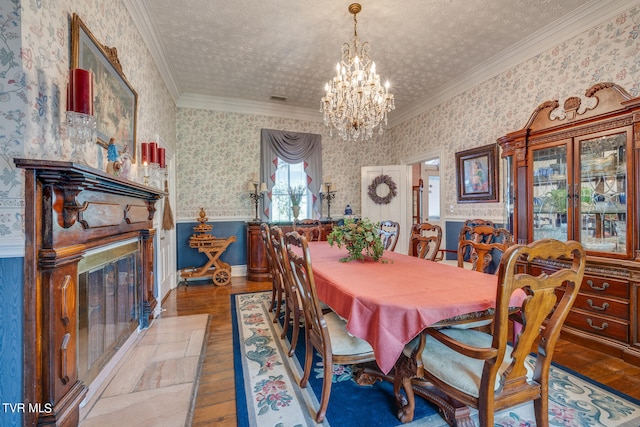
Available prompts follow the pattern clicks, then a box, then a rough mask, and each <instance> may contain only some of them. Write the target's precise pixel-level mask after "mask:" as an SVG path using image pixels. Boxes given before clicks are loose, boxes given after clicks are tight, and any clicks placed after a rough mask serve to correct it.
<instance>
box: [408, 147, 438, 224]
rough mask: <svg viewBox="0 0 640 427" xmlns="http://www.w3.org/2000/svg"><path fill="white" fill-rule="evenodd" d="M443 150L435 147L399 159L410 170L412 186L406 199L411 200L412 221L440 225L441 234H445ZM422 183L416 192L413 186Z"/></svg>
mask: <svg viewBox="0 0 640 427" xmlns="http://www.w3.org/2000/svg"><path fill="white" fill-rule="evenodd" d="M443 154H444V153H443V150H442V149H437V150H433V151H427V152H424V153H420V154H417V155H415V156H412V157H410V158H407V159H403V160H402V161H401V163H402V164H404V165H407V166H409V167H410V169H411V171H412V177H411V181H412V187H409V189H408V191H409V192H410V194H409V195H408V200H413V202H412V212H413V213H412V217H413V223H419V222H429V223H432V224H437V225H439V226H440V227H442V233H443V236H444V235H446V230H445V225H446V223H445V221H444V218H443V217H444V215H443V209H442V207H443V206H444V200H443V194H442V191H441V189H442V185H441V177H442V176H443V169H442V161H441V160H442V158H443ZM420 182H421V183H422V193H421V196H422V197H420V191H419V190H418V192H417V193H416V190H415V188H416V187H419V186H420Z"/></svg>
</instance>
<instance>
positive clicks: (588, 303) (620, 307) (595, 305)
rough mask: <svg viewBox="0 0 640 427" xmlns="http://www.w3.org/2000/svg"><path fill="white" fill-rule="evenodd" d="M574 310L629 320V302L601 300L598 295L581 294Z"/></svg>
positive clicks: (574, 305) (574, 304)
mask: <svg viewBox="0 0 640 427" xmlns="http://www.w3.org/2000/svg"><path fill="white" fill-rule="evenodd" d="M573 308H574V309H576V308H578V309H581V310H584V311H588V312H592V313H596V314H604V315H606V316H612V317H615V318H618V319H620V320H629V302H628V301H624V300H622V301H621V300H614V299H609V298H600V297H598V296H596V295H590V294H583V293H579V294H578V297H577V298H576V302H575V303H573Z"/></svg>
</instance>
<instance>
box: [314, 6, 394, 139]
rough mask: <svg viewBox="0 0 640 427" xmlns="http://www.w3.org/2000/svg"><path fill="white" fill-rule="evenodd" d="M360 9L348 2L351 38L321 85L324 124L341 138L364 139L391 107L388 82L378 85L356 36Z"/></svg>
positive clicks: (365, 46) (373, 67)
mask: <svg viewBox="0 0 640 427" xmlns="http://www.w3.org/2000/svg"><path fill="white" fill-rule="evenodd" d="M361 10H362V7H361V6H360V4H358V3H353V4H351V5H349V13H351V14H353V38H352V39H351V43H344V44H343V45H342V59H341V61H340V62H339V63H338V64H337V65H336V75H335V77H333V78H332V79H331V80H329V81H328V82H327V84H326V85H325V87H324V90H325V95H324V96H323V97H322V100H321V101H320V112H321V113H323V115H324V123H325V125H327V126H329V127H330V131H329V132H330V134H333V132H332V127H334V128H336V130H337V131H338V134H339V135H340V136H341V137H342V139H343V140H345V141H347V140H354V141H355V140H358V139H360V140H362V141H365V140H367V139H369V138H371V136H372V135H373V131H374V130H375V129H376V127H377V128H378V133H379V134H382V132H383V130H382V125H381V122H382V121H383V120H384V124H385V125H386V124H387V113H388V112H389V111H391V110H393V109H394V108H395V105H394V102H393V94H392V93H390V92H389V82H388V81H387V82H386V83H385V84H384V86H381V85H380V76H379V75H378V74H377V73H376V63H375V62H373V61H372V60H371V58H370V57H369V43H368V42H364V43H362V44H360V40H358V32H357V29H356V27H357V24H358V21H357V19H356V15H357V14H358V13H359V12H360V11H361Z"/></svg>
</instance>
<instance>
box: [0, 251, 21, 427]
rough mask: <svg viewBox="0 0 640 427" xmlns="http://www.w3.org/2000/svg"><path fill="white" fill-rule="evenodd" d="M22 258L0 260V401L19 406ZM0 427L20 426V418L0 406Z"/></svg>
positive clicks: (3, 406)
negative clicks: (0, 326)
mask: <svg viewBox="0 0 640 427" xmlns="http://www.w3.org/2000/svg"><path fill="white" fill-rule="evenodd" d="M23 283H24V258H1V259H0V296H1V297H0V325H2V328H1V329H0V402H2V403H13V404H15V403H21V402H22V401H23V399H22V372H23V371H24V368H23V361H22V360H23V357H22V355H23V351H22V346H23V338H22V333H23V327H22V322H23V318H24V307H23V301H24V298H23ZM0 425H1V426H19V425H22V416H21V415H20V414H19V413H17V412H11V410H10V409H7V407H5V405H2V407H0Z"/></svg>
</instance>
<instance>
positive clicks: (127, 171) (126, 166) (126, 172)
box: [120, 145, 131, 179]
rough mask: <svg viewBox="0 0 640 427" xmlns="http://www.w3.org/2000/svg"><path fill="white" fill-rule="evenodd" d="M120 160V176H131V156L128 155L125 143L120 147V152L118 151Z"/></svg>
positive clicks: (127, 177)
mask: <svg viewBox="0 0 640 427" xmlns="http://www.w3.org/2000/svg"><path fill="white" fill-rule="evenodd" d="M120 161H121V162H122V168H121V169H120V176H121V177H123V178H125V179H129V177H130V176H131V156H130V155H129V147H127V146H126V145H125V146H124V148H123V149H122V153H120Z"/></svg>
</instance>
